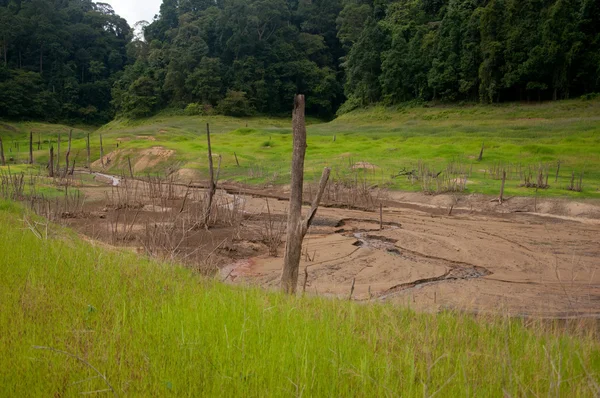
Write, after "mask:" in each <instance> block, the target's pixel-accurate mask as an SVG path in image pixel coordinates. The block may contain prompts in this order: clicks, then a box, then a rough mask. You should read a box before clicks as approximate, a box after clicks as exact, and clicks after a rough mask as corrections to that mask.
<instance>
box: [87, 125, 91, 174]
mask: <svg viewBox="0 0 600 398" xmlns="http://www.w3.org/2000/svg"><path fill="white" fill-rule="evenodd" d="M86 146H87V148H86V149H87V168H88V170H89V171H90V172H91V171H92V162H91V161H90V133H88V134H87V141H86Z"/></svg>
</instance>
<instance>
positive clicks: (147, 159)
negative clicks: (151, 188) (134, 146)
mask: <svg viewBox="0 0 600 398" xmlns="http://www.w3.org/2000/svg"><path fill="white" fill-rule="evenodd" d="M174 154H175V151H173V150H172V149H165V148H164V147H162V146H155V147H152V148H150V149H145V150H143V151H140V152H138V153H137V160H136V162H135V165H134V169H135V170H146V169H148V168H151V167H154V166H157V165H158V164H160V163H162V162H164V161H166V160H168V159H169V158H170V157H171V156H173V155H174Z"/></svg>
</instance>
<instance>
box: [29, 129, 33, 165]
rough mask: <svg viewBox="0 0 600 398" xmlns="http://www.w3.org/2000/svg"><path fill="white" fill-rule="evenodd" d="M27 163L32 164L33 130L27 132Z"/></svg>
mask: <svg viewBox="0 0 600 398" xmlns="http://www.w3.org/2000/svg"><path fill="white" fill-rule="evenodd" d="M29 164H33V131H30V132H29Z"/></svg>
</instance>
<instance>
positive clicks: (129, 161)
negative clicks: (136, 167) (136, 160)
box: [127, 156, 133, 180]
mask: <svg viewBox="0 0 600 398" xmlns="http://www.w3.org/2000/svg"><path fill="white" fill-rule="evenodd" d="M127 164H128V165H129V176H130V177H131V179H132V180H133V167H131V157H130V156H127Z"/></svg>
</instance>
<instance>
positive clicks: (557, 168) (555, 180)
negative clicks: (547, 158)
mask: <svg viewBox="0 0 600 398" xmlns="http://www.w3.org/2000/svg"><path fill="white" fill-rule="evenodd" d="M559 173H560V160H559V161H558V166H557V167H556V177H555V178H554V182H555V183H557V182H558V174H559Z"/></svg>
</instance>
